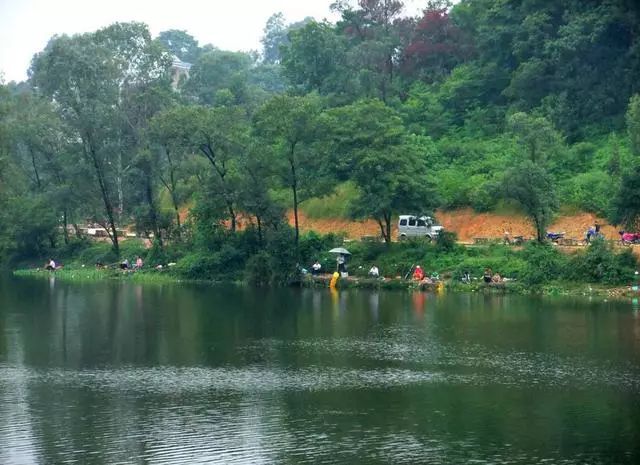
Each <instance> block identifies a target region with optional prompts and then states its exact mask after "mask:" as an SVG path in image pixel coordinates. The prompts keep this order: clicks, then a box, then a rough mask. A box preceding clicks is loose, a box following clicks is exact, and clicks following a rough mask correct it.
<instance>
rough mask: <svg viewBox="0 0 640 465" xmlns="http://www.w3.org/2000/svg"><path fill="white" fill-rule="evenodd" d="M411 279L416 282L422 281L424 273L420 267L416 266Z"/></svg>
mask: <svg viewBox="0 0 640 465" xmlns="http://www.w3.org/2000/svg"><path fill="white" fill-rule="evenodd" d="M413 279H414V280H416V281H422V280H423V279H424V271H422V268H420V265H417V266H416V269H415V270H414V272H413Z"/></svg>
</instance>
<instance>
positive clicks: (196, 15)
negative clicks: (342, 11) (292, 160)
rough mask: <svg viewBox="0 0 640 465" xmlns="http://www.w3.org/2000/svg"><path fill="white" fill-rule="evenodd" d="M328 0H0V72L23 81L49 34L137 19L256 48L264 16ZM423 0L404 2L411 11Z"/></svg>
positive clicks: (306, 9) (290, 14)
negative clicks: (33, 57)
mask: <svg viewBox="0 0 640 465" xmlns="http://www.w3.org/2000/svg"><path fill="white" fill-rule="evenodd" d="M332 1H333V0H175V1H173V2H169V1H165V0H0V73H2V74H3V75H4V80H5V81H6V82H8V81H12V80H16V81H20V80H24V79H26V76H27V69H28V67H29V63H30V62H31V57H32V56H33V55H34V54H35V53H37V52H39V51H40V50H42V49H43V48H44V46H45V45H46V44H47V41H48V40H49V39H50V38H51V36H53V35H54V34H74V33H78V32H89V31H95V30H96V29H99V28H101V27H104V26H108V25H109V24H111V23H114V22H116V21H121V22H122V21H134V20H135V21H141V22H144V23H146V24H148V25H149V27H150V29H151V33H152V34H153V35H154V36H156V35H157V34H158V33H159V32H161V31H166V30H167V29H184V30H186V31H187V32H188V33H189V34H191V35H192V36H194V37H195V38H196V39H197V40H198V41H199V42H200V44H201V45H204V44H207V43H211V44H213V45H215V46H216V47H219V48H221V49H225V50H251V49H258V48H259V47H260V37H261V36H262V30H263V28H264V25H265V23H266V21H267V18H269V16H271V15H272V14H273V13H275V12H278V11H281V12H283V13H284V15H285V17H286V19H287V22H294V21H299V20H301V19H303V18H305V17H306V16H313V17H314V18H316V19H319V20H321V19H324V18H327V19H330V20H334V19H335V18H334V17H333V16H332V15H331V11H330V10H329V5H330V4H331V3H332ZM425 3H426V0H424V1H419V0H409V1H407V2H406V4H408V5H410V6H409V7H408V8H407V11H408V12H410V13H411V14H415V13H417V12H418V11H419V9H420V8H419V7H418V5H424V4H425Z"/></svg>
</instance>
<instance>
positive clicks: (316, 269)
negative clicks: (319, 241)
mask: <svg viewBox="0 0 640 465" xmlns="http://www.w3.org/2000/svg"><path fill="white" fill-rule="evenodd" d="M321 269H322V265H321V264H320V262H319V261H318V260H316V261H315V262H314V264H313V265H311V274H320V270H321Z"/></svg>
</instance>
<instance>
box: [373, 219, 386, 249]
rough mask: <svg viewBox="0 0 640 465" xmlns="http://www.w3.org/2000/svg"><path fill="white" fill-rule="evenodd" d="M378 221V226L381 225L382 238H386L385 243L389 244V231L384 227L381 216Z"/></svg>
mask: <svg viewBox="0 0 640 465" xmlns="http://www.w3.org/2000/svg"><path fill="white" fill-rule="evenodd" d="M376 221H377V222H378V226H380V234H381V235H382V239H383V240H384V242H385V244H388V243H389V239H388V238H387V232H386V230H385V228H384V224H383V223H382V220H381V219H380V218H377V219H376Z"/></svg>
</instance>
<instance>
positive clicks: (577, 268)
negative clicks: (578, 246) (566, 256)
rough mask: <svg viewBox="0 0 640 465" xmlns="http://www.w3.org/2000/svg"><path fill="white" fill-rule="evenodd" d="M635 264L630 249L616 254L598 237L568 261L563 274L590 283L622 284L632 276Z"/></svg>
mask: <svg viewBox="0 0 640 465" xmlns="http://www.w3.org/2000/svg"><path fill="white" fill-rule="evenodd" d="M636 266H637V261H636V258H635V257H634V256H633V254H632V252H631V251H630V250H625V251H624V252H622V253H620V254H616V253H615V252H614V250H613V247H612V246H611V245H609V244H608V243H607V242H606V241H604V240H602V239H598V240H595V241H593V242H592V243H591V245H590V246H589V248H588V249H587V250H586V252H584V253H582V254H579V255H576V256H575V257H573V258H572V259H571V260H570V261H569V264H568V268H567V270H566V272H565V275H566V276H567V277H568V278H570V279H574V280H579V281H586V282H591V283H604V284H624V283H626V282H628V281H629V280H630V279H631V278H632V277H633V273H634V270H635V268H636Z"/></svg>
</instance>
